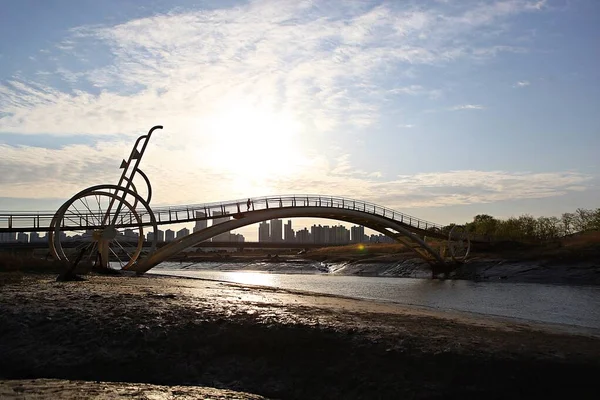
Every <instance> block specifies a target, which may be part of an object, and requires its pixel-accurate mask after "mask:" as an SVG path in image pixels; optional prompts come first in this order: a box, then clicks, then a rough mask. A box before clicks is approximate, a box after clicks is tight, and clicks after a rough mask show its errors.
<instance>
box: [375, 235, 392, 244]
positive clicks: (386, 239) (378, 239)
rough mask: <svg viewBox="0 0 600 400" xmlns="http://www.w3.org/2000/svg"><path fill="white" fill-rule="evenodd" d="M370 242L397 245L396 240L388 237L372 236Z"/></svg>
mask: <svg viewBox="0 0 600 400" xmlns="http://www.w3.org/2000/svg"><path fill="white" fill-rule="evenodd" d="M369 242H371V243H396V241H395V240H394V239H392V238H391V237H389V236H386V235H382V234H380V235H371V237H370V238H369Z"/></svg>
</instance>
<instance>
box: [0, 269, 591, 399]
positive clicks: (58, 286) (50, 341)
mask: <svg viewBox="0 0 600 400" xmlns="http://www.w3.org/2000/svg"><path fill="white" fill-rule="evenodd" d="M599 360H600V339H599V338H598V337H597V336H589V335H570V334H566V333H565V331H564V330H563V331H560V332H559V331H556V330H555V328H549V327H541V326H533V325H529V324H523V323H511V322H506V321H501V320H494V319H481V318H476V317H472V316H469V315H464V314H457V313H439V312H434V311H431V310H422V309H411V308H408V307H402V306H397V305H391V304H378V303H373V302H367V301H359V300H351V299H344V298H338V297H334V296H315V295H309V294H303V293H293V292H289V291H284V290H278V289H273V288H260V287H244V286H240V285H234V284H225V283H220V282H213V281H202V280H191V279H175V278H158V277H140V278H125V277H95V276H94V277H90V279H89V280H88V281H87V282H77V283H75V282H73V283H56V282H54V280H53V277H42V278H41V279H40V276H37V277H30V276H25V277H24V279H23V280H22V281H21V282H19V283H6V284H4V285H3V286H2V287H0V379H35V378H55V379H77V380H86V381H97V380H98V381H113V382H141V383H150V384H160V385H199V386H207V387H213V388H222V389H229V390H237V391H243V392H247V393H253V394H257V395H261V396H265V397H270V398H297V399H304V398H401V397H411V398H461V399H465V398H482V397H483V396H486V397H488V396H489V397H492V398H514V397H536V398H539V397H541V396H553V397H554V396H555V395H557V394H558V395H570V396H571V397H573V396H574V397H576V398H592V395H595V394H596V393H595V389H593V388H592V387H591V386H590V382H593V381H594V379H595V378H596V377H597V376H598V374H599V373H600V361H599Z"/></svg>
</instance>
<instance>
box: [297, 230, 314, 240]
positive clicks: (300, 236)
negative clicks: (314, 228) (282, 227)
mask: <svg viewBox="0 0 600 400" xmlns="http://www.w3.org/2000/svg"><path fill="white" fill-rule="evenodd" d="M296 242H298V243H311V242H312V240H311V237H310V232H309V231H308V229H306V228H304V229H301V230H299V231H298V232H296Z"/></svg>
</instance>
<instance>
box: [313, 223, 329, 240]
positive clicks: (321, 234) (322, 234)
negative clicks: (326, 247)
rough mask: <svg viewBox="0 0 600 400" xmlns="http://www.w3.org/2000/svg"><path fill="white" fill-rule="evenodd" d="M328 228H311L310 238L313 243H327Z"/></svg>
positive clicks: (319, 226)
mask: <svg viewBox="0 0 600 400" xmlns="http://www.w3.org/2000/svg"><path fill="white" fill-rule="evenodd" d="M327 228H328V227H327V226H321V225H313V226H311V227H310V237H311V242H312V243H327V240H328V238H326V231H327Z"/></svg>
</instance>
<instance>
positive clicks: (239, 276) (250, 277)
mask: <svg viewBox="0 0 600 400" xmlns="http://www.w3.org/2000/svg"><path fill="white" fill-rule="evenodd" d="M227 280H231V281H232V282H236V283H243V284H248V285H260V286H275V278H274V277H273V276H272V275H271V274H265V273H261V272H230V273H228V277H227Z"/></svg>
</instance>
